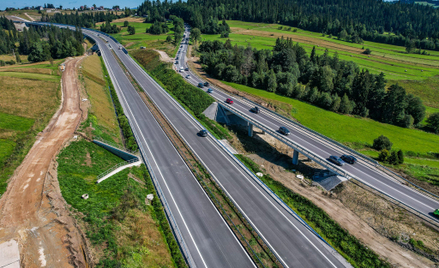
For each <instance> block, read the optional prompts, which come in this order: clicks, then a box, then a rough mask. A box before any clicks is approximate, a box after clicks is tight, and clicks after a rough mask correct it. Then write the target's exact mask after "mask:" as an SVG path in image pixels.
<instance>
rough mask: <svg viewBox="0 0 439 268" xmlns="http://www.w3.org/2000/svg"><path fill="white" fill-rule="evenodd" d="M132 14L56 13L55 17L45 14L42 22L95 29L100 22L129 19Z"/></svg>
mask: <svg viewBox="0 0 439 268" xmlns="http://www.w3.org/2000/svg"><path fill="white" fill-rule="evenodd" d="M129 15H130V13H126V12H125V13H123V14H120V15H117V14H115V13H114V12H88V13H81V14H79V13H78V11H76V12H75V13H73V12H72V13H69V14H67V13H55V14H54V15H53V16H49V15H48V14H43V15H42V17H41V21H42V22H52V23H61V24H69V25H74V26H79V27H86V28H94V27H95V25H96V23H98V22H108V23H110V22H112V21H113V20H115V19H119V18H124V17H128V16H129Z"/></svg>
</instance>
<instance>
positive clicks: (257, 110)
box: [250, 106, 259, 114]
mask: <svg viewBox="0 0 439 268" xmlns="http://www.w3.org/2000/svg"><path fill="white" fill-rule="evenodd" d="M250 112H252V113H255V114H258V113H259V108H258V106H255V107H253V108H251V109H250Z"/></svg>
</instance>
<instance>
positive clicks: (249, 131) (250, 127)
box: [248, 123, 253, 137]
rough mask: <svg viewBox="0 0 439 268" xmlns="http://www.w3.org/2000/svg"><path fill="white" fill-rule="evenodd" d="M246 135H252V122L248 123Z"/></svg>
mask: <svg viewBox="0 0 439 268" xmlns="http://www.w3.org/2000/svg"><path fill="white" fill-rule="evenodd" d="M248 135H249V136H250V137H253V124H252V123H248Z"/></svg>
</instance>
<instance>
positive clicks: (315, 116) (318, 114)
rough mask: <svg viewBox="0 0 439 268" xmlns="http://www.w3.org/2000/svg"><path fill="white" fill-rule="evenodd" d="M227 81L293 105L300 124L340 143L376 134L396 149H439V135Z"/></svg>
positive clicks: (366, 140)
mask: <svg viewBox="0 0 439 268" xmlns="http://www.w3.org/2000/svg"><path fill="white" fill-rule="evenodd" d="M223 83H225V84H227V85H229V86H232V87H234V88H236V89H239V90H241V91H244V92H247V93H250V94H252V95H256V96H259V97H263V98H266V99H272V100H277V101H280V102H284V103H288V104H290V105H292V107H293V111H292V113H291V115H292V116H293V117H295V118H296V119H297V120H298V121H299V122H300V123H302V124H303V125H305V126H307V127H309V128H311V129H313V130H315V131H317V132H319V133H321V134H323V135H325V136H328V137H330V138H332V139H334V140H337V141H339V142H343V143H348V144H349V143H361V144H369V145H371V144H372V143H373V140H374V139H375V138H376V137H378V136H380V135H385V136H387V137H388V138H389V139H390V140H391V141H392V142H393V148H394V149H402V150H403V151H413V152H417V153H428V152H438V151H439V136H438V135H434V134H431V133H426V132H423V131H419V130H415V129H407V128H400V127H397V126H393V125H389V124H383V123H379V122H376V121H373V120H370V119H364V118H355V117H351V116H346V115H340V114H337V113H333V112H329V111H326V110H324V109H321V108H318V107H316V106H313V105H310V104H307V103H304V102H301V101H298V100H295V99H291V98H288V97H283V96H279V95H276V94H274V93H270V92H267V91H264V90H260V89H255V88H251V87H247V86H243V85H239V84H234V83H229V82H223ZM353 133H355V135H353Z"/></svg>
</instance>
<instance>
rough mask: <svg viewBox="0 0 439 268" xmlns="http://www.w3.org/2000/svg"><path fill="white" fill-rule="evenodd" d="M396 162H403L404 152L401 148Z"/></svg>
mask: <svg viewBox="0 0 439 268" xmlns="http://www.w3.org/2000/svg"><path fill="white" fill-rule="evenodd" d="M398 160H399V161H398V164H404V153H403V152H402V150H399V151H398Z"/></svg>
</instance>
